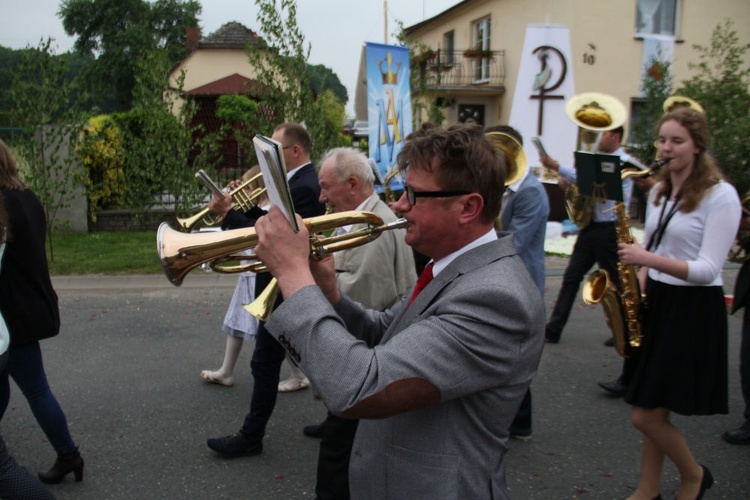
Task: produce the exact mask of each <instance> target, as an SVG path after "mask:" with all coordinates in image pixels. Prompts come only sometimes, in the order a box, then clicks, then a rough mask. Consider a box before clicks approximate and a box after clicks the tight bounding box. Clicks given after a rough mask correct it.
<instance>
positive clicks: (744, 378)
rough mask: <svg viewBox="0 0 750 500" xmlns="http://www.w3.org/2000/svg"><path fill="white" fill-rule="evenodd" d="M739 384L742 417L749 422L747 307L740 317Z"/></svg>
mask: <svg viewBox="0 0 750 500" xmlns="http://www.w3.org/2000/svg"><path fill="white" fill-rule="evenodd" d="M740 384H741V386H742V399H743V400H744V402H745V411H744V416H745V420H746V421H747V422H750V314H748V312H747V307H745V311H744V312H743V317H742V339H741V340H740Z"/></svg>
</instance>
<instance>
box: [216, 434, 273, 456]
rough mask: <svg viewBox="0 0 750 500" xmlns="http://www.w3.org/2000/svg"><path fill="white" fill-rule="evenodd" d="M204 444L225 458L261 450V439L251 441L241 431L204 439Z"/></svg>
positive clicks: (252, 453)
mask: <svg viewBox="0 0 750 500" xmlns="http://www.w3.org/2000/svg"><path fill="white" fill-rule="evenodd" d="M206 444H207V445H208V447H209V448H211V449H212V450H214V451H215V452H216V453H218V454H219V455H221V456H223V457H226V458H236V457H247V456H250V455H258V454H259V453H261V452H262V451H263V441H251V440H250V439H248V438H247V437H245V436H244V435H243V434H242V433H241V432H238V433H237V434H232V435H231V436H224V437H221V438H211V439H209V440H207V441H206Z"/></svg>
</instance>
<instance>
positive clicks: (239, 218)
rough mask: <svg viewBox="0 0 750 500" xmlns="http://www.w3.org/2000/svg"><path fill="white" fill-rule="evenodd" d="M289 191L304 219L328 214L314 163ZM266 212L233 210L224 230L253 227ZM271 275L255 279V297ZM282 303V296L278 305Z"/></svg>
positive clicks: (295, 177)
mask: <svg viewBox="0 0 750 500" xmlns="http://www.w3.org/2000/svg"><path fill="white" fill-rule="evenodd" d="M289 191H290V192H291V194H292V203H294V211H295V212H297V213H298V214H300V216H301V217H302V218H303V219H307V218H309V217H315V216H317V215H323V214H324V213H325V212H326V205H325V203H321V202H320V184H319V183H318V174H316V173H315V167H313V164H312V163H308V164H307V165H303V166H302V167H300V168H299V169H298V170H297V171H296V172H294V175H292V177H291V178H290V179H289ZM265 214H266V211H265V210H262V209H260V208H258V207H253V208H252V209H250V210H248V211H247V212H245V213H242V212H239V211H237V210H234V209H231V210H230V211H229V212H227V215H226V217H225V218H224V222H222V224H221V228H222V229H237V228H241V227H251V226H254V225H255V222H256V221H257V220H258V219H259V218H260V217H261V216H263V215H265ZM271 278H272V276H271V274H270V273H260V274H258V276H256V278H255V296H256V297H257V296H258V295H260V294H261V293H262V292H263V289H264V288H266V285H268V283H269V282H270V281H271ZM279 302H281V294H279V299H278V300H277V303H276V305H278V304H279Z"/></svg>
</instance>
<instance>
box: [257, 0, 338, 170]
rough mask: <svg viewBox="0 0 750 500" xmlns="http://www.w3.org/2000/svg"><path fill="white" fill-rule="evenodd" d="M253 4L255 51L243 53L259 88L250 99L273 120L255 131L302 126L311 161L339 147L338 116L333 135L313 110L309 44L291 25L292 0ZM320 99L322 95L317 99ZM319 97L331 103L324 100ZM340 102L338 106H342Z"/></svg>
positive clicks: (317, 110)
mask: <svg viewBox="0 0 750 500" xmlns="http://www.w3.org/2000/svg"><path fill="white" fill-rule="evenodd" d="M255 4H256V5H257V6H258V8H259V13H258V24H259V25H260V27H261V28H260V31H261V36H260V37H259V38H258V39H257V40H256V42H257V43H256V44H255V47H253V48H250V49H248V60H249V62H250V64H251V65H252V66H253V67H254V68H256V69H257V70H258V74H257V75H256V80H257V81H258V83H259V84H260V88H261V90H260V91H258V92H257V94H256V96H257V97H258V98H259V100H260V101H261V102H262V103H263V106H268V108H269V109H271V110H272V111H273V113H272V114H273V115H274V116H275V120H271V121H270V122H266V123H265V124H263V126H262V127H261V128H260V129H259V130H258V132H259V133H261V134H264V135H271V133H272V132H273V128H274V127H275V126H276V125H278V124H279V123H281V122H297V123H304V124H305V126H306V127H307V130H308V131H309V132H310V136H311V137H312V142H313V150H312V158H313V160H317V159H318V158H320V156H321V155H322V154H323V153H324V152H325V151H326V150H327V149H329V148H331V147H334V146H336V145H339V144H341V141H342V140H343V139H342V138H341V137H339V136H341V135H343V134H342V130H341V124H342V123H343V118H344V115H341V116H340V118H339V119H338V121H337V123H336V124H335V127H336V129H337V132H336V133H335V134H334V133H331V132H329V131H330V127H331V126H332V124H329V123H326V120H327V119H328V120H330V119H331V114H330V113H322V112H321V105H317V106H316V95H315V91H314V88H313V82H312V75H313V73H314V72H313V71H311V70H310V67H309V65H308V64H307V60H308V59H309V56H310V44H309V43H308V42H306V41H305V37H304V35H303V34H302V32H301V31H300V29H299V27H298V25H297V3H296V1H295V0H255ZM327 81H328V79H326V80H325V81H324V82H323V86H321V87H320V88H321V89H324V88H325V84H326V82H327ZM326 95H328V94H327V93H326V92H325V91H324V92H322V93H320V94H319V95H318V97H319V98H322V96H326ZM330 95H333V92H331V94H330ZM324 99H326V102H331V101H330V100H329V99H330V97H324ZM334 100H336V99H335V97H334ZM344 104H345V103H341V105H342V107H343V105H344ZM337 109H338V108H337ZM333 114H335V113H333Z"/></svg>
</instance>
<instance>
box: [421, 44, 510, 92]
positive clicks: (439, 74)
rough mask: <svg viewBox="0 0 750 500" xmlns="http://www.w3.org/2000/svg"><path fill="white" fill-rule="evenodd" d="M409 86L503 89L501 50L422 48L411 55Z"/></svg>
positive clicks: (480, 89)
mask: <svg viewBox="0 0 750 500" xmlns="http://www.w3.org/2000/svg"><path fill="white" fill-rule="evenodd" d="M412 70H413V73H412V77H411V81H412V90H413V92H414V93H416V94H419V93H421V92H423V91H426V90H455V91H471V92H489V93H503V92H504V91H505V51H503V50H478V49H467V50H453V51H446V50H440V49H438V50H430V49H428V50H426V51H423V52H421V53H419V54H416V55H413V56H412Z"/></svg>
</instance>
